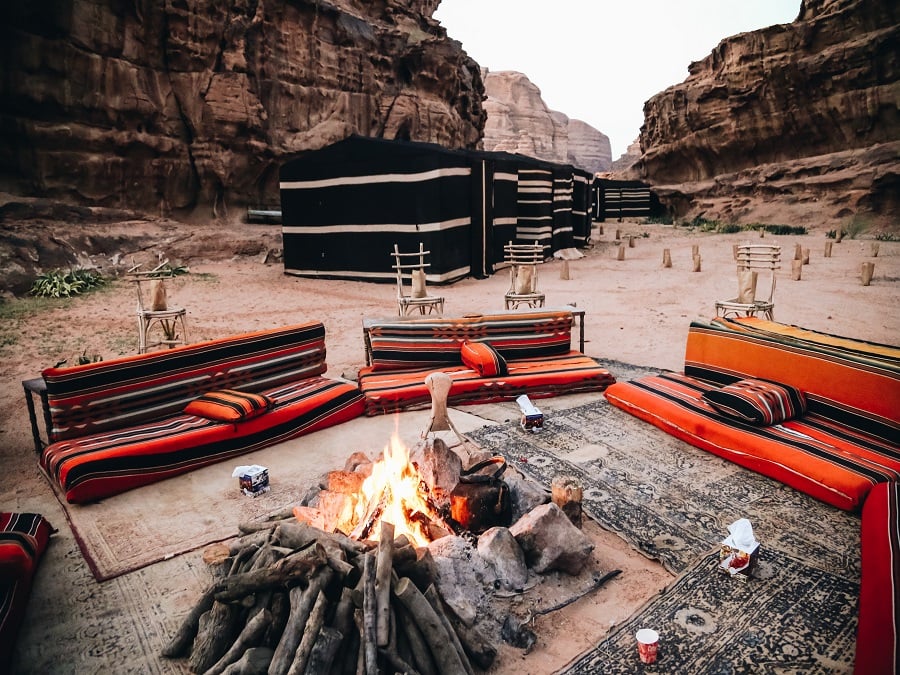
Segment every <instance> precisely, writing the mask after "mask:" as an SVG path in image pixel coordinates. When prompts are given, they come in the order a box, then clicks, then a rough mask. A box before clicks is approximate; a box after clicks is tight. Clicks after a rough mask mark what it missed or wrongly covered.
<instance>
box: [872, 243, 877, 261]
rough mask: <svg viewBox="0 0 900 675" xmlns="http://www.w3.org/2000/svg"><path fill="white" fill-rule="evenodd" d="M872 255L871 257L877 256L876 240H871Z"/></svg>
mask: <svg viewBox="0 0 900 675" xmlns="http://www.w3.org/2000/svg"><path fill="white" fill-rule="evenodd" d="M872 257H873V258H877V257H878V242H877V241H873V242H872Z"/></svg>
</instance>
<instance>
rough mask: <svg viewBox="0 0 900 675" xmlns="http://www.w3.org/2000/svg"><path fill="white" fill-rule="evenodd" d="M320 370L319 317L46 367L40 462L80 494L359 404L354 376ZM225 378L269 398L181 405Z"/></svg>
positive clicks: (94, 493) (202, 461)
mask: <svg viewBox="0 0 900 675" xmlns="http://www.w3.org/2000/svg"><path fill="white" fill-rule="evenodd" d="M325 370H326V364H325V328H324V326H323V324H322V323H320V322H312V323H307V324H300V325H296V326H288V327H284V328H278V329H273V330H266V331H258V332H254V333H247V334H243V335H237V336H233V337H228V338H222V339H219V340H211V341H207V342H200V343H196V344H191V345H185V346H182V347H176V348H174V349H170V350H165V351H158V352H150V353H147V354H139V355H136V356H128V357H124V358H120V359H115V360H111V361H101V362H98V363H92V364H87V365H83V366H75V367H71V368H48V369H47V370H45V371H44V372H43V377H44V380H45V381H46V383H47V398H48V403H49V407H50V413H51V420H52V428H51V429H50V439H51V443H50V444H49V445H48V446H47V447H46V448H44V450H43V452H42V453H41V456H40V466H41V468H42V470H43V471H44V473H45V475H46V476H47V477H48V478H49V479H50V481H51V484H52V485H53V486H54V487H55V488H56V489H57V490H59V491H60V492H61V494H63V495H64V497H65V499H66V500H67V501H68V502H70V503H84V502H90V501H95V500H97V499H101V498H103V497H108V496H111V495H114V494H118V493H120V492H124V491H126V490H130V489H132V488H135V487H138V486H141V485H147V484H149V483H153V482H156V481H158V480H162V479H165V478H169V477H172V476H175V475H178V474H181V473H185V472H187V471H191V470H193V469H196V468H199V467H201V466H206V465H208V464H212V463H215V462H220V461H223V460H225V459H228V458H231V457H235V456H237V455H241V454H245V453H247V452H251V451H254V450H258V449H260V448H263V447H266V446H269V445H273V444H275V443H279V442H281V441H284V440H287V439H290V438H294V437H296V436H300V435H302V434H306V433H310V432H312V431H316V430H318V429H322V428H325V427H328V426H331V425H334V424H338V423H340V422H343V421H346V420H349V419H352V418H354V417H357V416H359V415H361V414H362V412H363V399H362V395H361V394H360V392H359V390H358V387H357V386H356V385H355V384H353V383H350V382H345V381H342V380H336V379H332V378H327V377H324V376H323V375H322V373H324V372H325ZM222 389H234V390H239V391H242V392H252V393H257V394H262V395H265V396H267V397H268V398H269V399H270V404H271V409H269V410H268V411H266V412H264V413H263V414H261V415H259V416H256V417H253V418H252V419H245V420H242V421H239V422H228V421H219V420H214V419H208V418H206V417H200V416H198V415H192V414H187V413H186V412H185V407H186V406H187V405H188V403H190V402H191V401H193V400H194V399H196V398H197V397H199V396H200V395H202V394H204V393H206V392H211V391H217V390H222Z"/></svg>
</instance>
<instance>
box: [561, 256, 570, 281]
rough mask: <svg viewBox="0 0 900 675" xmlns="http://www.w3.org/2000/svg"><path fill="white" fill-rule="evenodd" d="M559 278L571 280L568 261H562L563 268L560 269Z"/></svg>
mask: <svg viewBox="0 0 900 675" xmlns="http://www.w3.org/2000/svg"><path fill="white" fill-rule="evenodd" d="M559 278H560V279H566V280H568V279H571V277H570V276H569V261H568V260H563V261H562V267H561V268H560V269H559Z"/></svg>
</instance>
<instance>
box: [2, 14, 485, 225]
mask: <svg viewBox="0 0 900 675" xmlns="http://www.w3.org/2000/svg"><path fill="white" fill-rule="evenodd" d="M437 4H438V1H437V0H381V1H380V2H374V3H364V2H358V1H356V0H332V1H331V2H322V1H321V0H294V1H293V2H282V1H281V0H225V1H224V2H212V0H187V1H186V2H171V1H170V2H154V1H152V0H136V1H135V2H128V3H121V2H113V0H67V1H64V2H57V3H42V2H38V3H21V2H4V3H2V4H0V41H2V43H3V46H4V63H3V64H2V70H3V78H0V101H2V103H0V119H2V125H3V127H4V131H5V133H4V134H3V135H2V137H0V138H2V140H0V191H6V192H11V193H13V194H19V195H25V196H37V197H50V198H54V199H60V200H63V201H68V202H70V203H79V204H91V205H96V206H105V207H129V208H134V209H140V210H144V211H150V212H151V213H161V214H164V215H170V214H173V215H176V214H180V215H185V214H189V213H191V212H193V211H199V213H198V215H201V216H208V215H209V214H211V213H212V214H216V215H218V216H220V217H221V216H225V215H232V216H235V215H239V214H241V212H242V209H238V208H235V207H237V206H245V205H248V204H257V203H271V202H273V201H274V202H275V203H277V202H278V169H279V167H280V165H281V164H282V163H283V161H284V160H285V159H287V158H288V157H290V156H291V155H293V154H295V153H298V152H302V151H305V150H310V149H317V148H321V147H323V146H325V145H327V144H329V143H332V142H334V141H338V140H341V139H342V138H345V137H346V136H348V135H349V134H351V133H358V134H362V135H367V136H377V137H384V138H402V139H410V140H419V141H430V142H434V143H440V144H442V145H444V146H447V147H451V148H463V147H466V148H474V147H475V146H476V145H477V143H478V141H479V139H480V138H481V130H482V127H483V124H484V111H483V109H482V106H481V104H482V99H483V85H482V81H481V72H480V69H479V67H478V65H477V64H476V63H475V62H474V61H472V60H471V59H470V58H469V57H468V56H467V55H466V54H465V52H464V51H463V50H462V47H461V45H460V44H459V43H458V42H456V41H454V40H451V39H449V38H448V37H447V35H446V31H445V29H444V28H443V27H442V26H441V25H440V24H439V23H438V22H437V21H436V20H434V19H433V18H432V14H433V12H434V10H435V8H436V6H437ZM229 209H231V210H230V211H229Z"/></svg>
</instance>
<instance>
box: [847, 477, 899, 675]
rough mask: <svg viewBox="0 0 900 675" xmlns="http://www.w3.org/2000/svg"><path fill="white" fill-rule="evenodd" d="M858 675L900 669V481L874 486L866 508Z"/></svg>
mask: <svg viewBox="0 0 900 675" xmlns="http://www.w3.org/2000/svg"><path fill="white" fill-rule="evenodd" d="M860 546H861V554H862V559H861V565H862V576H861V579H860V585H859V624H858V626H857V633H856V635H857V637H856V663H855V667H854V671H853V672H854V674H855V675H880V674H881V673H884V674H885V675H888V674H889V673H898V672H900V484H898V483H881V484H879V485H876V486H875V487H874V488H872V491H871V492H870V493H869V496H868V497H867V498H866V503H865V504H864V505H863V510H862V525H861V532H860Z"/></svg>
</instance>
